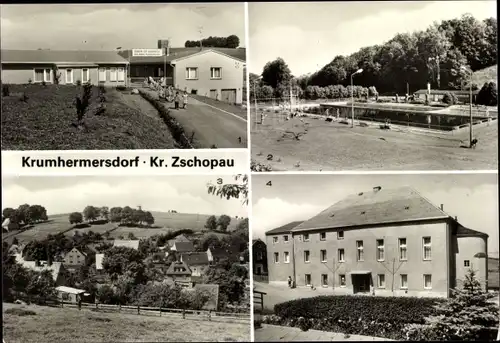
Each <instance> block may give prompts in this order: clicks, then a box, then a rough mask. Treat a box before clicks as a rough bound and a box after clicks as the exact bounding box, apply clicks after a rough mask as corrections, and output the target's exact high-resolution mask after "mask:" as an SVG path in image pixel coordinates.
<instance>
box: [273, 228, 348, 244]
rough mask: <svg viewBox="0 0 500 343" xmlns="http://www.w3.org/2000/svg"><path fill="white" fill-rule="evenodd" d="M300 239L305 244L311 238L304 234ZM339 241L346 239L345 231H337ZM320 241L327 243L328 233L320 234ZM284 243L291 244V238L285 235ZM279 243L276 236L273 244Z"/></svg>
mask: <svg viewBox="0 0 500 343" xmlns="http://www.w3.org/2000/svg"><path fill="white" fill-rule="evenodd" d="M299 239H302V241H304V242H309V241H310V236H309V234H308V233H304V234H302V235H300V236H299ZM337 239H344V231H337ZM319 240H320V241H326V232H320V233H319ZM283 242H285V243H288V242H289V237H288V235H283ZM276 243H279V237H278V236H274V237H273V244H276Z"/></svg>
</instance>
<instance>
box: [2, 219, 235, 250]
mask: <svg viewBox="0 0 500 343" xmlns="http://www.w3.org/2000/svg"><path fill="white" fill-rule="evenodd" d="M152 214H153V217H154V218H155V224H154V225H155V226H157V228H129V227H120V228H118V229H116V230H113V231H112V232H111V233H110V237H112V238H118V236H120V235H122V236H123V237H124V238H125V239H126V238H127V236H128V234H129V232H132V233H133V234H134V236H136V237H137V238H146V237H150V236H153V235H156V234H162V233H166V232H168V231H174V230H180V229H191V230H193V231H201V230H204V226H205V223H206V221H207V219H208V217H209V215H205V214H200V215H198V214H189V213H168V212H152ZM68 218H69V214H57V215H51V216H49V220H48V221H47V222H45V223H39V224H36V225H35V226H34V227H33V228H31V229H29V230H26V231H23V232H18V233H17V234H15V232H12V233H10V234H7V235H4V236H3V240H7V241H9V242H11V241H12V240H13V239H14V237H17V239H18V240H19V242H20V243H27V242H29V241H32V240H42V239H44V238H45V237H47V235H49V234H51V235H55V234H57V233H60V232H64V233H65V235H68V236H72V235H73V234H74V232H75V231H79V232H88V231H93V232H96V233H100V234H104V233H105V232H106V231H108V230H111V229H113V228H115V227H116V226H117V224H116V223H106V224H101V225H91V226H90V227H87V228H82V229H71V228H72V226H71V224H70V223H69V221H68ZM240 220H241V219H235V218H232V219H231V223H230V225H229V228H228V231H232V230H234V229H235V228H236V226H237V225H238V223H239V222H240Z"/></svg>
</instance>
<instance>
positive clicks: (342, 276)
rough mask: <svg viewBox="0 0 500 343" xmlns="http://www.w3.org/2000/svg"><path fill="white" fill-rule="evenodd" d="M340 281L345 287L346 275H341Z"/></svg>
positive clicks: (341, 285)
mask: <svg viewBox="0 0 500 343" xmlns="http://www.w3.org/2000/svg"><path fill="white" fill-rule="evenodd" d="M339 283H340V287H345V275H344V274H340V275H339Z"/></svg>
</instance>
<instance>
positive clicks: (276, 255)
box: [274, 252, 280, 263]
mask: <svg viewBox="0 0 500 343" xmlns="http://www.w3.org/2000/svg"><path fill="white" fill-rule="evenodd" d="M274 263H280V254H279V253H277V252H275V253H274Z"/></svg>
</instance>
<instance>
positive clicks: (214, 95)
mask: <svg viewBox="0 0 500 343" xmlns="http://www.w3.org/2000/svg"><path fill="white" fill-rule="evenodd" d="M210 97H211V98H212V99H217V89H211V90H210Z"/></svg>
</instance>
